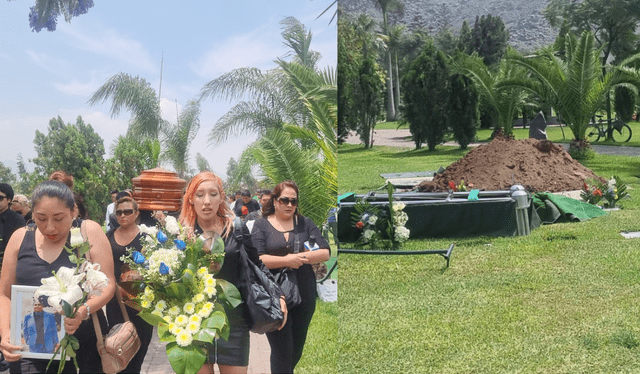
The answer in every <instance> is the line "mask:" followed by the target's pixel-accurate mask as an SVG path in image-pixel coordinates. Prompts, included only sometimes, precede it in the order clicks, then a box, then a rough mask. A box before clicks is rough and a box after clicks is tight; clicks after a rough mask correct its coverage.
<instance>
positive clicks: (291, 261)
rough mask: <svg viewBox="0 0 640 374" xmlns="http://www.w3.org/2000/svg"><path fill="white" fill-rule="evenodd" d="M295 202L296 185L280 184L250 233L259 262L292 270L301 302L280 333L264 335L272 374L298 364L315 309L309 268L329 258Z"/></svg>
mask: <svg viewBox="0 0 640 374" xmlns="http://www.w3.org/2000/svg"><path fill="white" fill-rule="evenodd" d="M299 201H300V200H299V197H298V186H297V185H296V183H295V182H294V181H284V182H280V183H279V184H278V185H277V186H276V187H275V188H274V189H273V193H272V195H271V199H270V200H269V201H268V202H267V203H266V204H265V205H264V206H263V207H262V216H263V218H261V219H259V220H258V221H256V223H255V224H254V226H253V231H252V240H253V244H254V245H255V247H256V248H257V250H258V254H259V255H260V259H261V260H262V261H263V262H264V264H265V265H267V267H268V268H269V269H271V271H272V272H274V273H276V272H278V271H280V269H282V268H291V269H295V270H294V272H295V274H296V278H297V281H298V288H299V290H300V297H301V299H302V303H301V304H300V305H298V306H295V307H293V308H291V310H290V313H289V318H288V320H287V323H286V324H285V326H284V328H283V329H281V330H279V331H274V332H269V333H267V338H268V339H269V345H271V372H272V373H293V369H294V368H295V367H296V364H297V363H298V361H300V358H301V357H302V350H303V349H304V343H305V340H306V338H307V330H308V329H309V324H310V323H311V318H312V317H313V313H314V312H315V309H316V297H317V291H316V278H315V275H314V273H313V269H312V268H311V265H312V264H318V263H321V262H325V261H328V260H329V257H330V250H329V243H328V242H327V241H326V240H325V239H324V238H323V237H322V234H321V233H320V230H319V229H318V227H317V226H316V225H315V224H314V223H313V221H311V220H310V219H309V218H306V217H303V216H302V215H300V214H299V213H298V202H299ZM314 236H315V241H314V240H313V238H312V237H314ZM296 237H297V239H298V240H297V243H296V240H295V238H296ZM296 244H297V247H296Z"/></svg>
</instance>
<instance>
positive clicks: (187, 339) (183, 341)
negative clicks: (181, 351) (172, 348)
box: [176, 331, 193, 347]
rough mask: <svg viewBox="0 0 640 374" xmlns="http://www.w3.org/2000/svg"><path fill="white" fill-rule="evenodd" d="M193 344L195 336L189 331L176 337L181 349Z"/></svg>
mask: <svg viewBox="0 0 640 374" xmlns="http://www.w3.org/2000/svg"><path fill="white" fill-rule="evenodd" d="M192 342H193V336H191V334H189V332H187V331H181V332H180V333H179V334H178V335H176V343H178V345H179V346H181V347H187V346H189V345H190V344H191V343H192Z"/></svg>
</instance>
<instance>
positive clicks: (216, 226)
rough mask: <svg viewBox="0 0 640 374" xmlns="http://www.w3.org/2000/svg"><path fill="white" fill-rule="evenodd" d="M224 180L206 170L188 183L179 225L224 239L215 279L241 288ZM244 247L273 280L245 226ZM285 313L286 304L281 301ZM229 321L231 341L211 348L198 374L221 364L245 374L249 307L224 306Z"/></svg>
mask: <svg viewBox="0 0 640 374" xmlns="http://www.w3.org/2000/svg"><path fill="white" fill-rule="evenodd" d="M225 201H226V200H225V193H224V189H223V186H222V180H221V179H220V177H218V176H217V175H215V174H213V173H211V172H208V171H203V172H201V173H199V174H197V175H196V176H195V177H193V178H192V179H191V181H189V184H188V185H187V190H186V191H185V194H184V197H183V200H182V210H181V212H180V222H181V223H182V225H183V226H188V227H190V228H192V230H193V233H194V234H195V235H203V236H204V237H205V238H212V239H215V238H217V237H222V238H223V240H224V245H225V248H224V250H225V256H224V262H223V264H222V268H221V269H220V271H219V272H218V273H217V275H216V278H219V279H224V280H226V281H229V282H231V283H232V284H233V285H235V286H236V287H237V288H238V289H240V287H241V286H242V284H241V283H242V281H241V277H240V274H241V271H242V267H241V266H242V265H241V261H240V250H241V246H240V245H239V244H238V243H237V242H236V239H235V236H234V235H233V232H234V228H233V219H234V214H233V212H232V211H231V210H230V209H229V206H228V205H227V204H226V202H225ZM242 230H243V236H244V239H243V244H244V248H245V250H246V252H247V255H248V257H249V259H250V260H251V261H253V262H254V263H255V264H256V265H258V267H260V268H261V269H262V270H263V271H264V272H265V274H268V276H269V277H272V275H271V273H270V272H269V270H268V269H267V268H266V267H265V266H264V264H262V262H261V261H260V258H259V257H258V252H257V251H256V249H255V248H254V247H253V245H252V244H251V238H250V234H249V230H247V228H246V226H244V225H243V228H242ZM280 302H281V306H282V309H283V311H285V320H284V321H283V323H282V326H284V324H285V323H286V303H285V302H284V299H281V300H280ZM225 312H226V314H227V318H228V320H229V327H230V330H231V331H230V333H229V339H228V340H224V339H218V338H216V340H215V341H214V344H213V345H211V346H210V347H209V355H208V360H207V362H206V363H205V364H204V366H203V367H202V369H200V371H199V373H213V372H214V371H213V365H214V364H216V363H217V364H218V368H219V369H220V373H221V374H226V373H246V372H247V368H248V365H249V321H250V317H249V314H248V310H247V307H246V304H244V303H242V304H240V305H239V306H238V307H236V308H235V309H228V308H226V307H225Z"/></svg>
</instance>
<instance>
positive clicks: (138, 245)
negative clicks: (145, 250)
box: [107, 230, 147, 282]
mask: <svg viewBox="0 0 640 374" xmlns="http://www.w3.org/2000/svg"><path fill="white" fill-rule="evenodd" d="M146 235H147V234H145V233H142V232H139V233H138V235H136V237H135V238H133V240H132V241H131V242H130V243H128V244H126V245H120V244H118V242H116V238H115V230H111V231H109V232H108V233H107V238H108V239H109V244H111V251H112V252H113V274H114V275H115V277H116V278H115V279H116V282H120V275H121V274H122V266H124V261H122V260H121V259H120V257H122V256H124V255H126V254H127V248H135V249H136V250H137V251H140V250H141V249H142V241H141V240H143V238H144V237H145V236H146Z"/></svg>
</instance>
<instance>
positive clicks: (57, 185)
mask: <svg viewBox="0 0 640 374" xmlns="http://www.w3.org/2000/svg"><path fill="white" fill-rule="evenodd" d="M44 197H52V198H56V199H58V200H60V201H61V202H62V203H63V204H64V205H65V206H66V207H67V208H69V210H72V211H73V209H74V208H75V204H76V202H75V200H74V198H73V192H71V190H70V189H69V187H67V185H66V184H64V183H62V182H59V181H57V180H48V181H44V182H42V183H40V184H39V185H37V186H36V188H35V189H34V190H33V193H32V194H31V207H32V209H33V210H34V211H35V209H36V206H37V205H38V204H39V203H40V201H41V200H42V198H44Z"/></svg>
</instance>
